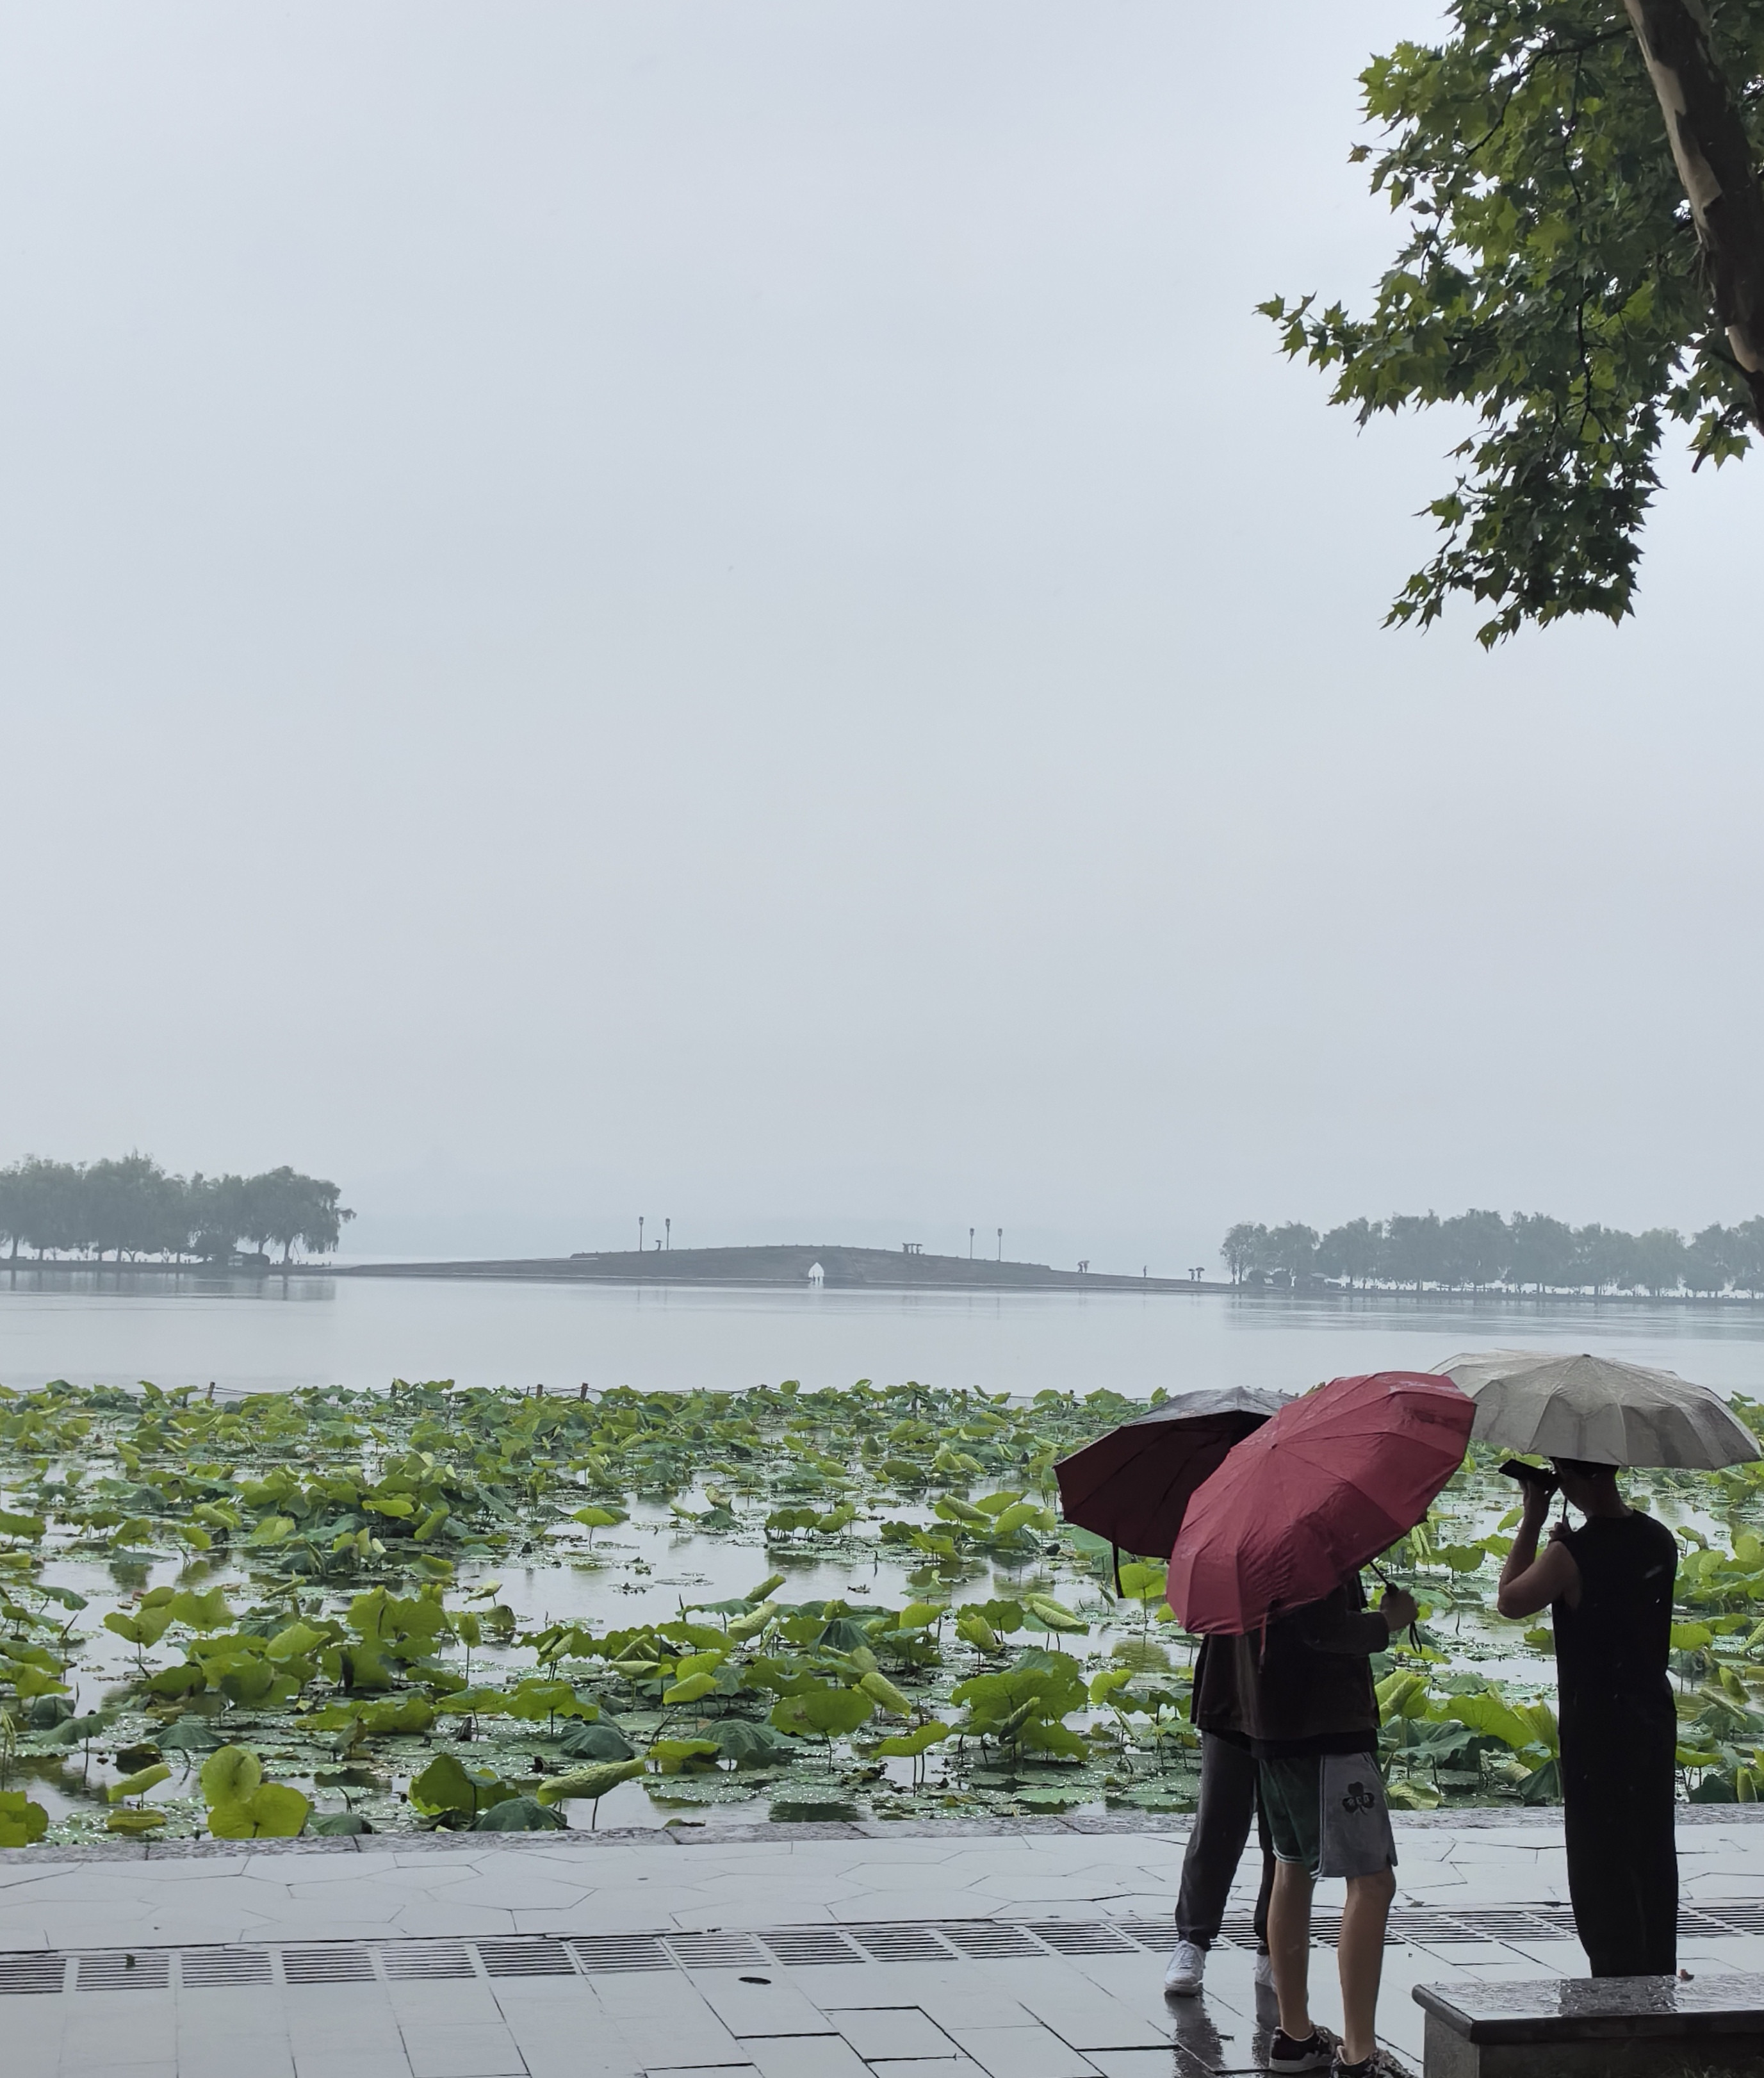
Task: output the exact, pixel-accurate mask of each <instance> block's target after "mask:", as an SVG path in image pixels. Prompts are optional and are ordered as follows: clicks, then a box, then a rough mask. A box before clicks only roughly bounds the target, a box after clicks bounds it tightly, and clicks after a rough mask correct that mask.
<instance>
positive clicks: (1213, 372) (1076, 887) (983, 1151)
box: [0, 0, 1764, 1269]
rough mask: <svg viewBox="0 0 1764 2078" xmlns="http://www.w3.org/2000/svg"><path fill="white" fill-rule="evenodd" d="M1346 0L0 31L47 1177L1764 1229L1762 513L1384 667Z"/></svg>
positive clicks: (36, 1129)
mask: <svg viewBox="0 0 1764 2078" xmlns="http://www.w3.org/2000/svg"><path fill="white" fill-rule="evenodd" d="M1432 19H1433V10H1432V9H1430V8H1429V7H1428V6H1422V5H1411V6H1402V5H1397V4H1394V0H1375V3H1369V0H1362V4H1361V5H1358V6H1354V7H1352V8H1339V7H1320V6H1317V5H1316V0H1271V4H1264V5H1261V6H1245V7H1239V8H1234V9H1230V10H1216V9H1215V10H1203V9H1196V8H1191V7H1186V6H1170V4H1168V0H1114V3H1113V4H1105V5H1101V6H1099V5H1095V4H1087V5H1078V4H1065V5H1061V6H1046V5H1036V4H1033V0H997V4H978V0H958V4H955V5H951V4H949V0H936V4H934V5H933V4H930V0H888V4H886V5H881V4H870V5H855V4H854V5H841V4H831V5H829V4H828V0H818V4H814V5H810V4H802V5H794V6H790V5H775V4H769V0H739V4H733V5H732V4H728V0H716V3H715V4H711V0H699V4H694V5H689V6H676V5H669V4H665V0H632V4H628V5H611V4H605V0H599V3H598V4H596V0H586V4H584V0H570V4H568V5H557V6H545V5H533V4H522V0H501V4H498V5H497V6H494V7H486V6H482V5H478V4H473V5H469V6H466V5H458V4H446V3H445V0H440V3H439V4H438V0H423V3H422V4H421V5H415V4H411V5H390V4H379V5H375V4H371V0H369V4H363V0H348V5H346V6H345V5H321V4H310V0H309V4H306V5H303V6H299V7H291V8H290V7H277V8H270V7H266V6H257V7H244V8H242V7H240V6H235V5H225V6H223V5H219V4H215V5H178V4H175V0H159V3H158V4H156V5H155V6H151V7H142V6H138V5H134V4H128V5H121V4H119V5H111V6H98V5H82V4H79V0H69V4H63V5H58V6H55V7H52V8H43V7H26V6H19V5H15V4H6V5H5V6H0V268H3V273H4V279H5V283H6V287H5V293H4V301H5V308H6V321H5V323H4V324H3V325H0V529H3V537H0V686H3V699H4V717H3V718H4V732H3V736H0V745H3V753H0V841H3V843H4V845H5V848H6V865H7V874H6V894H7V899H6V909H5V914H4V923H3V926H0V928H3V933H4V936H3V940H0V943H3V946H4V957H3V960H0V976H3V983H0V987H3V999H0V1159H9V1158H12V1157H14V1156H15V1155H18V1154H23V1153H24V1152H25V1151H27V1150H34V1151H36V1152H40V1153H44V1154H59V1155H63V1156H65V1157H69V1158H90V1157H92V1156H95V1155H98V1154H105V1153H109V1152H112V1151H119V1150H124V1149H126V1148H127V1147H129V1146H131V1145H139V1146H140V1147H143V1148H145V1149H148V1150H151V1151H152V1152H153V1153H155V1154H158V1155H159V1156H160V1157H161V1159H163V1160H164V1161H165V1162H167V1163H168V1165H169V1166H173V1167H175V1168H179V1169H189V1168H192V1167H200V1168H203V1169H206V1170H216V1169H223V1168H241V1167H256V1166H263V1165H267V1164H270V1163H273V1162H281V1161H290V1162H294V1163H296V1164H297V1165H298V1166H302V1167H305V1168H308V1169H312V1170H319V1171H320V1172H322V1173H323V1174H326V1175H331V1176H334V1177H336V1179H338V1180H339V1181H340V1182H341V1183H343V1185H344V1188H345V1192H346V1195H347V1198H348V1202H349V1203H351V1204H353V1205H354V1206H355V1207H357V1209H358V1211H359V1212H360V1213H361V1220H360V1221H359V1224H358V1225H357V1228H356V1229H353V1230H352V1249H353V1250H354V1252H356V1253H358V1254H360V1253H377V1252H380V1251H382V1250H390V1251H410V1252H413V1253H427V1254H434V1253H440V1252H444V1251H450V1250H456V1249H457V1250H462V1251H469V1252H477V1253H487V1252H493V1251H500V1250H525V1249H535V1250H541V1249H544V1250H548V1249H568V1248H571V1247H586V1246H606V1245H616V1244H617V1243H618V1242H619V1241H620V1240H621V1239H622V1238H623V1237H625V1236H626V1235H631V1236H632V1237H633V1238H634V1233H635V1222H636V1215H637V1214H638V1213H639V1212H644V1213H646V1214H647V1215H648V1218H649V1220H650V1222H651V1227H650V1231H651V1232H652V1233H653V1232H655V1231H657V1229H658V1228H659V1225H660V1222H661V1220H662V1218H663V1217H664V1216H672V1218H673V1222H674V1234H675V1237H676V1239H677V1240H678V1241H694V1242H696V1241H725V1240H751V1239H761V1238H779V1239H785V1238H790V1239H794V1238H803V1239H811V1240H814V1239H840V1238H844V1239H851V1240H876V1241H883V1242H886V1243H889V1244H890V1245H892V1244H893V1243H895V1242H897V1241H900V1240H904V1239H907V1238H912V1239H915V1240H922V1241H924V1243H925V1245H926V1246H928V1247H930V1248H938V1247H950V1248H954V1247H965V1246H966V1229H967V1227H968V1226H969V1225H970V1224H974V1225H978V1227H979V1228H980V1229H981V1231H982V1234H983V1235H988V1234H990V1233H991V1232H992V1230H993V1229H995V1227H996V1226H998V1225H1001V1224H1002V1225H1003V1226H1004V1227H1005V1229H1006V1246H1007V1253H1011V1254H1032V1255H1035V1256H1037V1257H1039V1258H1043V1259H1051V1260H1053V1261H1055V1262H1062V1263H1069V1262H1071V1261H1072V1260H1074V1258H1077V1257H1078V1256H1079V1255H1081V1254H1082V1255H1085V1256H1087V1257H1089V1258H1091V1260H1092V1261H1093V1262H1095V1265H1096V1266H1098V1267H1099V1268H1102V1267H1131V1268H1134V1269H1137V1268H1138V1266H1140V1264H1141V1262H1150V1263H1151V1264H1152V1265H1153V1267H1154V1268H1157V1267H1163V1268H1180V1267H1182V1266H1186V1265H1187V1264H1190V1263H1199V1262H1203V1261H1207V1262H1213V1261H1216V1248H1217V1242H1218V1237H1219V1234H1220V1230H1221V1229H1222V1228H1223V1226H1224V1224H1225V1223H1226V1222H1227V1221H1229V1220H1231V1219H1233V1218H1238V1217H1252V1218H1266V1219H1270V1220H1275V1219H1279V1218H1282V1217H1292V1216H1298V1217H1303V1218H1306V1219H1308V1220H1310V1221H1312V1222H1314V1223H1316V1224H1318V1225H1323V1224H1326V1223H1328V1222H1329V1221H1333V1220H1336V1219H1339V1218H1341V1217H1344V1216H1349V1215H1351V1214H1353V1213H1356V1212H1371V1213H1374V1214H1376V1213H1379V1212H1386V1211H1388V1210H1391V1209H1393V1208H1404V1209H1420V1208H1424V1207H1426V1206H1428V1205H1429V1204H1432V1205H1434V1206H1437V1208H1439V1209H1441V1211H1449V1210H1454V1209H1456V1208H1458V1207H1459V1206H1461V1205H1462V1204H1466V1203H1470V1204H1493V1205H1496V1206H1499V1207H1502V1208H1508V1209H1511V1208H1513V1207H1515V1206H1522V1207H1524V1208H1533V1207H1539V1208H1546V1209H1550V1210H1553V1211H1557V1212H1560V1213H1562V1214H1563V1215H1565V1216H1570V1217H1572V1218H1575V1219H1591V1218H1598V1219H1603V1220H1607V1221H1616V1222H1619V1223H1622V1224H1629V1225H1640V1224H1650V1223H1653V1222H1655V1221H1676V1222H1680V1223H1683V1224H1686V1225H1699V1224H1702V1223H1703V1222H1704V1221H1708V1220H1710V1219H1716V1218H1720V1219H1732V1218H1737V1217H1741V1216H1745V1215H1747V1214H1749V1213H1751V1212H1755V1211H1757V1210H1758V1209H1759V1208H1760V1207H1761V1206H1764V1174H1761V1166H1760V1154H1761V1152H1764V1128H1761V1125H1760V1117H1761V1114H1760V1109H1759V1106H1758V1103H1757V1100H1756V1088H1755V1081H1756V1068H1757V1058H1758V1026H1759V1022H1760V1014H1761V1008H1764V1004H1761V993H1764V991H1761V982H1760V972H1759V957H1758V956H1759V939H1760V908H1759V898H1760V891H1761V876H1760V866H1761V862H1764V817H1761V816H1760V812H1759V799H1760V796H1759V782H1758V773H1759V752H1760V749H1761V744H1760V736H1761V733H1764V724H1761V721H1760V709H1761V702H1760V699H1759V690H1760V674H1759V670H1758V662H1757V656H1758V537H1759V536H1758V528H1759V519H1760V515H1761V510H1764V461H1754V462H1753V463H1751V464H1750V465H1748V466H1747V468H1745V469H1737V470H1736V469H1728V470H1726V471H1724V472H1723V473H1722V474H1720V475H1718V476H1715V475H1712V474H1708V473H1705V474H1704V476H1702V477H1699V478H1698V479H1697V480H1696V482H1695V483H1694V484H1691V483H1689V482H1688V480H1687V478H1685V475H1684V472H1683V469H1682V468H1680V467H1679V465H1677V464H1676V463H1674V487H1673V488H1672V489H1671V490H1670V492H1669V494H1667V496H1666V499H1665V500H1664V502H1663V503H1662V506H1661V508H1660V511H1659V514H1658V519H1656V521H1655V524H1654V525H1653V529H1652V532H1651V536H1650V540H1649V549H1648V555H1647V561H1646V564H1645V583H1644V588H1643V593H1642V605H1641V618H1640V620H1638V621H1637V622H1634V623H1632V624H1630V625H1628V627H1626V628H1624V629H1622V630H1620V631H1612V630H1611V629H1610V628H1607V627H1605V626H1604V625H1603V624H1599V625H1598V626H1596V627H1574V628H1562V629H1558V630H1554V631H1551V632H1547V633H1545V634H1541V635H1539V634H1531V635H1528V636H1525V637H1524V638H1523V639H1522V640H1520V641H1516V642H1514V643H1512V644H1510V645H1508V646H1506V647H1505V648H1504V649H1502V650H1501V651H1500V652H1499V653H1498V654H1496V655H1495V656H1494V657H1487V656H1485V655H1484V654H1483V653H1482V652H1481V651H1480V650H1478V649H1477V648H1476V646H1475V645H1474V641H1472V639H1471V632H1470V631H1471V628H1472V627H1473V625H1474V616H1473V615H1469V614H1464V615H1458V616H1457V619H1456V620H1455V621H1454V622H1453V624H1449V625H1448V626H1446V627H1445V628H1441V629H1440V630H1437V631H1436V632H1433V633H1432V634H1431V635H1429V636H1425V637H1420V636H1415V635H1412V634H1397V633H1385V632H1381V631H1380V628H1379V620H1380V618H1381V615H1382V611H1383V608H1384V607H1385V605H1386V603H1387V601H1388V599H1389V598H1390V596H1391V594H1392V593H1393V592H1394V591H1395V589H1396V588H1397V587H1398V586H1399V584H1400V582H1401V581H1402V579H1403V578H1404V577H1405V576H1406V574H1407V572H1408V571H1409V570H1411V569H1412V568H1413V567H1414V566H1415V565H1416V563H1417V562H1418V561H1420V560H1421V559H1422V558H1423V557H1424V555H1425V554H1426V553H1427V551H1428V541H1429V538H1430V536H1429V533H1428V526H1427V523H1425V522H1422V521H1419V520H1417V519H1415V518H1413V517H1412V515H1413V514H1414V513H1415V511H1416V508H1417V507H1419V506H1420V504H1421V503H1422V502H1423V500H1424V499H1425V498H1426V497H1427V496H1428V495H1430V494H1432V493H1434V492H1435V491H1437V490H1439V489H1441V488H1443V487H1444V486H1445V482H1446V480H1447V465H1446V464H1445V462H1444V461H1442V460H1441V457H1442V456H1443V455H1444V453H1445V450H1446V449H1447V448H1448V447H1449V445H1450V444H1452V442H1453V440H1454V439H1455V438H1456V437H1457V428H1456V427H1455V426H1454V425H1453V424H1452V423H1451V422H1450V421H1449V420H1447V419H1445V418H1443V417H1441V416H1439V415H1434V416H1433V417H1432V418H1428V419H1420V420H1416V421H1411V422H1408V423H1406V424H1392V425H1387V426H1382V427H1378V428H1374V429H1373V430H1371V431H1370V432H1366V433H1363V434H1362V433H1361V432H1357V429H1356V428H1355V427H1354V426H1353V424H1352V422H1351V421H1350V420H1349V419H1348V418H1347V417H1346V416H1345V415H1343V414H1341V413H1339V412H1332V411H1326V410H1325V408H1324V401H1323V386H1322V383H1321V382H1320V379H1319V378H1317V377H1316V375H1315V374H1313V373H1310V372H1308V371H1307V370H1304V369H1295V368H1293V367H1291V366H1289V365H1287V364H1286V363H1285V362H1283V361H1280V360H1279V359H1278V357H1277V356H1276V355H1275V353H1274V340H1273V336H1272V333H1271V331H1270V328H1269V327H1268V326H1267V324H1266V322H1265V320H1263V319H1260V318H1258V317H1257V316H1256V315H1254V314H1253V309H1252V306H1253V304H1254V303H1255V302H1256V301H1257V299H1259V298H1262V297H1265V296H1266V295H1268V294H1270V293H1272V292H1274V291H1276V290H1281V291H1287V292H1294V291H1298V290H1304V289H1307V288H1311V287H1320V288H1322V289H1324V290H1326V291H1328V292H1330V293H1332V294H1334V293H1343V294H1347V295H1349V297H1350V298H1362V299H1363V298H1364V294H1365V291H1366V286H1367V285H1368V284H1369V283H1370V281H1371V280H1372V279H1373V278H1374V275H1375V273H1376V271H1377V269H1378V266H1379V265H1380V264H1381V261H1382V259H1383V258H1384V257H1385V256H1386V255H1387V252H1389V250H1390V249H1391V243H1392V240H1393V237H1394V235H1395V234H1394V232H1393V228H1392V227H1391V222H1390V219H1389V217H1388V215H1387V212H1386V211H1385V209H1384V207H1383V206H1382V203H1377V202H1372V201H1370V199H1368V198H1366V196H1365V194H1364V185H1363V175H1362V173H1361V172H1360V171H1359V170H1358V169H1353V168H1350V167H1349V166H1348V165H1346V164H1345V152H1346V148H1347V146H1348V144H1349V142H1350V141H1351V139H1352V137H1353V134H1354V131H1355V94H1356V89H1355V85H1354V75H1355V73H1357V70H1358V69H1359V68H1360V66H1361V65H1362V64H1364V62H1365V61H1366V57H1367V56H1369V55H1370V52H1372V51H1373V50H1374V49H1376V48H1382V47H1384V46H1385V45H1386V44H1387V43H1388V42H1389V41H1390V40H1394V39H1395V38H1396V37H1397V36H1399V35H1403V34H1405V33H1425V31H1427V29H1428V26H1429V24H1430V23H1431V21H1432Z"/></svg>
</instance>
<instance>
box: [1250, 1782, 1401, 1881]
mask: <svg viewBox="0 0 1764 2078" xmlns="http://www.w3.org/2000/svg"><path fill="white" fill-rule="evenodd" d="M1258 1783H1259V1788H1260V1793H1261V1808H1262V1809H1263V1810H1264V1811H1265V1812H1266V1813H1267V1815H1268V1831H1269V1834H1270V1837H1271V1838H1272V1839H1273V1842H1274V1859H1276V1860H1277V1861H1282V1862H1299V1863H1303V1866H1304V1867H1306V1868H1307V1869H1308V1870H1309V1871H1311V1873H1312V1876H1373V1875H1375V1874H1376V1873H1377V1871H1378V1870H1380V1869H1382V1868H1387V1867H1391V1865H1392V1864H1394V1863H1395V1860H1396V1841H1395V1838H1394V1837H1393V1835H1392V1834H1391V1813H1390V1810H1389V1809H1388V1807H1387V1805H1386V1804H1385V1801H1384V1782H1383V1779H1382V1776H1381V1775H1379V1773H1378V1759H1377V1756H1376V1755H1373V1754H1370V1753H1363V1754H1307V1755H1304V1756H1303V1758H1301V1759H1297V1760H1265V1761H1262V1762H1261V1763H1258Z"/></svg>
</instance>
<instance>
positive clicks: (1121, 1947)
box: [1029, 1919, 1133, 1955]
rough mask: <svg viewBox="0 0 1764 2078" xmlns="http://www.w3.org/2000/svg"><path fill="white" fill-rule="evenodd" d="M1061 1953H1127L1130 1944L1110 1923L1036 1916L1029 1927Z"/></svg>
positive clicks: (1038, 1937)
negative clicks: (1108, 1924) (1092, 1923)
mask: <svg viewBox="0 0 1764 2078" xmlns="http://www.w3.org/2000/svg"><path fill="white" fill-rule="evenodd" d="M1029 1931H1030V1933H1032V1934H1034V1935H1035V1937H1036V1939H1037V1940H1040V1941H1045V1942H1046V1943H1047V1944H1048V1946H1049V1947H1050V1948H1051V1949H1053V1951H1055V1952H1056V1953H1057V1954H1058V1955H1130V1954H1132V1947H1133V1944H1132V1942H1131V1941H1129V1940H1128V1938H1126V1936H1125V1935H1124V1934H1120V1933H1118V1932H1117V1931H1116V1929H1115V1928H1114V1927H1112V1926H1105V1925H1103V1924H1102V1923H1100V1922H1099V1923H1098V1924H1097V1925H1095V1926H1091V1925H1090V1924H1089V1923H1088V1922H1081V1921H1078V1920H1072V1919H1051V1920H1046V1921H1041V1920H1037V1921H1036V1923H1035V1925H1034V1926H1032V1927H1031V1928H1030V1929H1029Z"/></svg>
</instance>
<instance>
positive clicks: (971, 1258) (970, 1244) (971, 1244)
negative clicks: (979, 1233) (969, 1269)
mask: <svg viewBox="0 0 1764 2078" xmlns="http://www.w3.org/2000/svg"><path fill="white" fill-rule="evenodd" d="M968 1260H969V1262H973V1261H974V1229H973V1228H972V1227H970V1228H969V1229H968Z"/></svg>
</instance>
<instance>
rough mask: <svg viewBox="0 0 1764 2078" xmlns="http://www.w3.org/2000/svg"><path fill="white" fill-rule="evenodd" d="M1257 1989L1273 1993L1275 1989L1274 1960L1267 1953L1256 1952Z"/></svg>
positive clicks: (1259, 1950)
mask: <svg viewBox="0 0 1764 2078" xmlns="http://www.w3.org/2000/svg"><path fill="white" fill-rule="evenodd" d="M1256 1989H1257V1991H1258V1992H1271V1991H1272V1990H1273V1989H1274V1958H1273V1956H1272V1955H1268V1954H1267V1953H1266V1951H1263V1950H1261V1949H1260V1948H1258V1949H1257V1951H1256Z"/></svg>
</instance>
